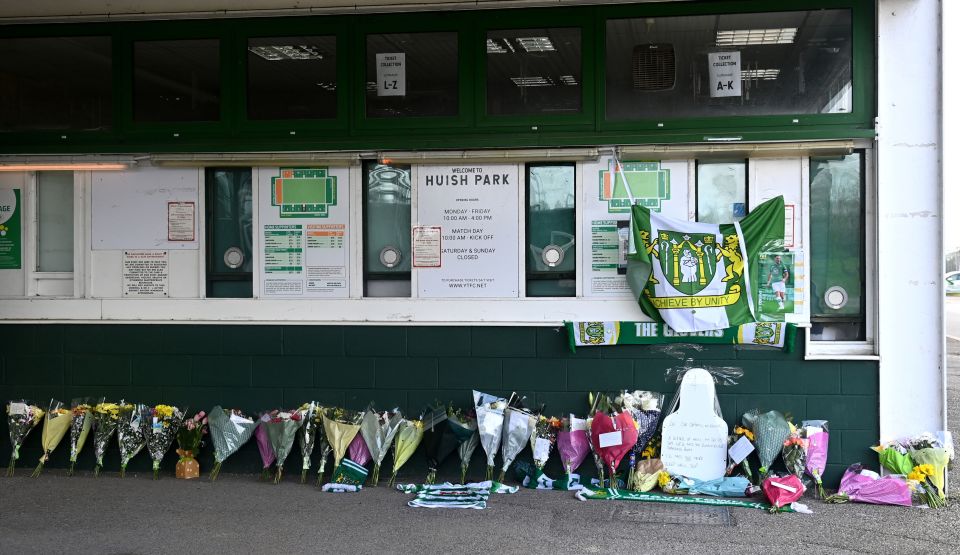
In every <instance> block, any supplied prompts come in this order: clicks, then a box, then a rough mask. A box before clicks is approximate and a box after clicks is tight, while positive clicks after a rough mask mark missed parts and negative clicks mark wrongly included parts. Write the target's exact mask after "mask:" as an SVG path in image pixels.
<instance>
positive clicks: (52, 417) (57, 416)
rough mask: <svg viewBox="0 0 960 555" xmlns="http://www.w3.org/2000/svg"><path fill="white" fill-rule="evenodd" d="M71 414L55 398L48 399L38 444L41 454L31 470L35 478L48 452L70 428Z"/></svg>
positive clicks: (41, 469)
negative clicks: (37, 462)
mask: <svg viewBox="0 0 960 555" xmlns="http://www.w3.org/2000/svg"><path fill="white" fill-rule="evenodd" d="M71 418H72V416H71V413H70V411H69V410H68V409H67V407H65V406H64V405H63V403H61V402H60V401H57V400H56V399H50V406H49V408H48V409H47V414H46V418H45V419H44V420H43V436H41V441H40V444H41V445H42V446H43V455H41V456H40V463H39V464H37V468H35V469H34V471H33V475H32V476H33V477H34V478H37V477H39V476H40V473H41V472H43V465H44V464H46V463H47V461H48V460H50V453H53V450H54V449H56V448H57V445H60V440H62V439H63V436H65V435H67V430H69V429H70V420H71Z"/></svg>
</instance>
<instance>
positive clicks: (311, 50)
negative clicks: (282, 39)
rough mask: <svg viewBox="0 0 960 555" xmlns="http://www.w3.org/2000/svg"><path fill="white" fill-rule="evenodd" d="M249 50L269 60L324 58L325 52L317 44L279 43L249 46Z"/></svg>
mask: <svg viewBox="0 0 960 555" xmlns="http://www.w3.org/2000/svg"><path fill="white" fill-rule="evenodd" d="M247 50H249V51H250V52H252V53H254V54H256V55H257V56H260V57H261V58H263V59H264V60H267V61H269V62H276V61H280V60H322V59H323V54H321V53H320V51H319V50H318V49H317V47H316V46H306V45H299V46H295V45H280V44H278V45H272V46H251V47H249V48H247Z"/></svg>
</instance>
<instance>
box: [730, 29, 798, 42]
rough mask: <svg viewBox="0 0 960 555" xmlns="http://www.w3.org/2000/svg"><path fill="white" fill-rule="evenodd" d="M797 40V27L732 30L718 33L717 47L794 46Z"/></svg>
mask: <svg viewBox="0 0 960 555" xmlns="http://www.w3.org/2000/svg"><path fill="white" fill-rule="evenodd" d="M796 38H797V28H796V27H782V28H779V29H732V30H727V31H717V46H755V45H766V44H793V43H794V41H795V40H796Z"/></svg>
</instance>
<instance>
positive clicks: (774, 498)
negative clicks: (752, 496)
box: [762, 474, 806, 513]
mask: <svg viewBox="0 0 960 555" xmlns="http://www.w3.org/2000/svg"><path fill="white" fill-rule="evenodd" d="M762 488H763V494H764V495H766V496H767V500H768V501H770V505H771V507H770V512H772V513H778V512H780V511H781V510H782V509H783V508H784V507H785V506H787V505H790V504H792V503H794V502H796V501H799V500H800V498H801V497H803V492H804V491H805V489H806V488H804V486H803V482H801V481H800V477H799V476H797V475H796V474H788V475H787V476H786V477H782V478H781V477H780V476H769V477H767V478H766V479H765V480H764V481H763V485H762Z"/></svg>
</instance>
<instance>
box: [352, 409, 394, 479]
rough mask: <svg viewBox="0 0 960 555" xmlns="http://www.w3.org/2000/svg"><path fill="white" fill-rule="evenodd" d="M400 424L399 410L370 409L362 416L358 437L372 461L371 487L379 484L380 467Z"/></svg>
mask: <svg viewBox="0 0 960 555" xmlns="http://www.w3.org/2000/svg"><path fill="white" fill-rule="evenodd" d="M401 422H403V415H402V414H400V409H399V408H395V409H393V410H392V411H380V412H378V411H375V410H373V409H372V408H371V409H367V411H366V412H365V413H364V414H363V420H362V421H361V422H360V435H361V436H362V437H363V441H364V442H366V444H367V450H368V451H370V457H371V458H372V459H373V475H372V476H371V477H370V478H371V485H374V486H376V485H377V484H378V483H380V465H381V464H383V459H385V458H386V457H387V452H388V451H389V450H390V447H391V446H392V445H393V440H394V438H395V437H396V435H397V432H398V431H399V430H400V423H401Z"/></svg>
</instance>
